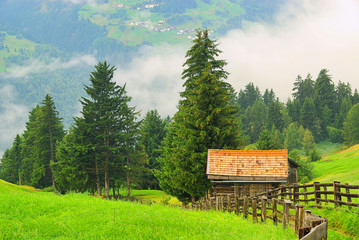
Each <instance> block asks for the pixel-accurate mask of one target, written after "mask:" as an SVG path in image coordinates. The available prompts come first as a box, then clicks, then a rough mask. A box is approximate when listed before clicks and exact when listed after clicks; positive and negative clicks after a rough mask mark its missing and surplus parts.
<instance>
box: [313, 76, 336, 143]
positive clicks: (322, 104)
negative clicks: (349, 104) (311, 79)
mask: <svg viewBox="0 0 359 240" xmlns="http://www.w3.org/2000/svg"><path fill="white" fill-rule="evenodd" d="M335 102H336V96H335V89H334V83H333V81H332V78H331V76H330V75H329V74H328V70H327V69H322V70H321V71H320V73H319V75H318V78H317V79H316V81H315V93H314V104H315V107H316V113H317V116H318V118H319V119H320V120H321V121H320V127H321V136H322V139H324V138H326V137H327V135H328V134H327V127H328V126H332V125H333V124H334V111H335Z"/></svg>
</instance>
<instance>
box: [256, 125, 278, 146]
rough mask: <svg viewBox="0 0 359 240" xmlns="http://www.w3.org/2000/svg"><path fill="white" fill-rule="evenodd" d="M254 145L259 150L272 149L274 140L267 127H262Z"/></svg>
mask: <svg viewBox="0 0 359 240" xmlns="http://www.w3.org/2000/svg"><path fill="white" fill-rule="evenodd" d="M256 145H257V148H258V149H259V150H272V149H274V141H273V136H272V134H271V132H270V131H268V130H267V129H264V130H263V132H262V133H261V134H260V135H259V138H258V141H257V143H256Z"/></svg>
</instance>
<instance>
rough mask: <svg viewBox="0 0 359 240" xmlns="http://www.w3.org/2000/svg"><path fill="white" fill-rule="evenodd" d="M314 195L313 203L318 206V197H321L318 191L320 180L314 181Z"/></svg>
mask: <svg viewBox="0 0 359 240" xmlns="http://www.w3.org/2000/svg"><path fill="white" fill-rule="evenodd" d="M313 184H314V197H315V205H316V206H319V205H320V198H321V194H320V193H318V191H320V185H319V184H320V182H314V183H313Z"/></svg>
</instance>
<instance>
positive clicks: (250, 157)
mask: <svg viewBox="0 0 359 240" xmlns="http://www.w3.org/2000/svg"><path fill="white" fill-rule="evenodd" d="M207 175H208V178H210V179H232V180H265V181H270V180H284V179H287V178H288V151H287V150H218V149H209V150H208V160H207Z"/></svg>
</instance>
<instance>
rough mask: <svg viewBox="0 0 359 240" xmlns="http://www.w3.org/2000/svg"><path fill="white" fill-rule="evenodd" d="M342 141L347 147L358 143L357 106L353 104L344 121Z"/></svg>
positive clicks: (358, 109)
mask: <svg viewBox="0 0 359 240" xmlns="http://www.w3.org/2000/svg"><path fill="white" fill-rule="evenodd" d="M344 139H345V143H346V144H348V145H350V146H351V145H354V144H357V143H359V104H358V103H357V104H355V105H354V106H353V107H352V108H351V109H350V111H349V113H348V115H347V117H346V119H345V121H344Z"/></svg>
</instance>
